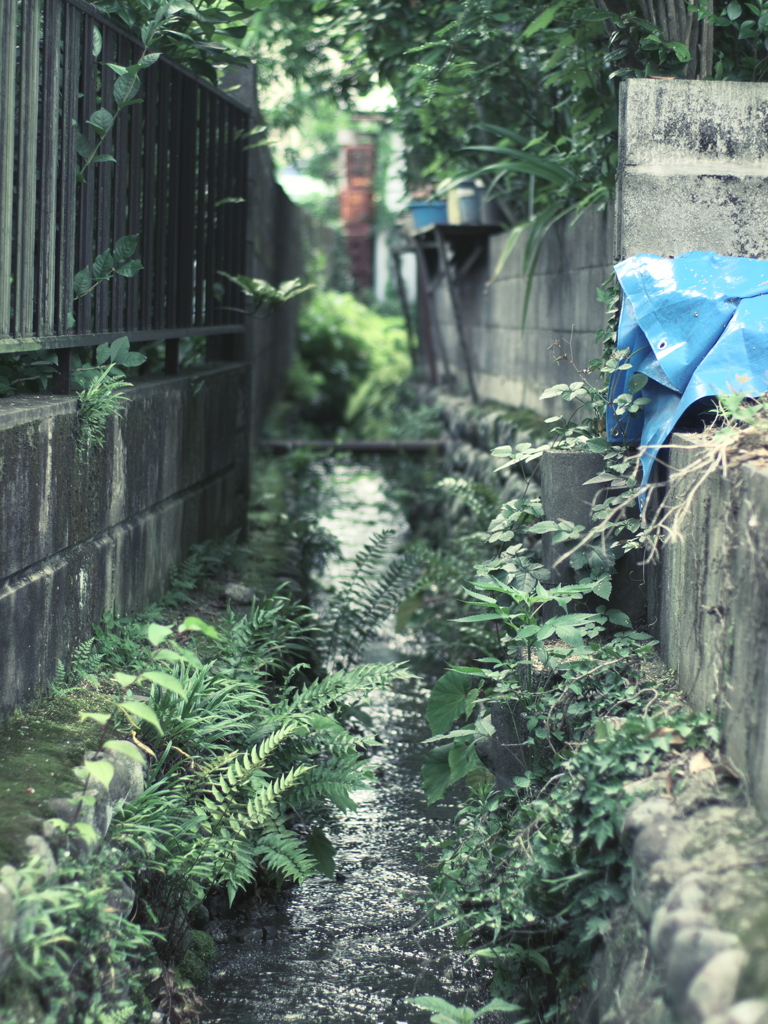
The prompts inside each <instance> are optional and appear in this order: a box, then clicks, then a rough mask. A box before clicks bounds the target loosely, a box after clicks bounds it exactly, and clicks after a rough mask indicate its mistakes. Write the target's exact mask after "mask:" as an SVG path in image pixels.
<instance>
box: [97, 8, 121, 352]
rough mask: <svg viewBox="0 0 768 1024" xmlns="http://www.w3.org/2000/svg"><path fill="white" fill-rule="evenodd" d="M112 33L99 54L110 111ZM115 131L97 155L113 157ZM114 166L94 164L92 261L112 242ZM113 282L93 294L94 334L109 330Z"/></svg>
mask: <svg viewBox="0 0 768 1024" xmlns="http://www.w3.org/2000/svg"><path fill="white" fill-rule="evenodd" d="M116 42H117V40H116V38H115V33H114V32H113V31H112V30H111V29H108V28H106V27H105V28H104V29H103V31H102V50H101V54H100V55H99V60H100V62H101V97H100V99H101V102H100V104H99V106H100V107H102V108H103V109H105V110H109V111H111V112H114V110H115V104H114V101H113V99H112V88H113V86H114V83H115V79H116V78H117V75H116V74H115V72H114V71H113V70H112V69H111V68H110V67H108V66H107V62H108V61H111V62H112V63H117V61H116V60H115V58H116V57H117V46H116ZM117 131H119V128H118V124H115V126H114V127H113V128H112V130H111V131H110V132H108V133H107V135H106V136H105V138H104V141H103V142H102V143H101V146H100V147H99V156H115V133H116V132H117ZM114 179H115V165H114V164H113V163H112V162H111V161H106V162H103V163H99V164H97V167H96V246H95V250H94V253H93V256H94V258H95V257H96V256H98V255H100V254H101V253H103V252H104V250H105V249H111V248H112V245H113V243H114V238H113V234H112V213H113V210H112V195H113V192H114V185H115V181H114ZM112 287H113V282H110V283H107V282H102V283H101V284H98V285H96V288H95V289H94V292H93V329H94V331H96V333H97V334H100V333H101V332H102V331H107V330H109V322H110V317H109V313H110V307H111V299H112V294H111V293H112Z"/></svg>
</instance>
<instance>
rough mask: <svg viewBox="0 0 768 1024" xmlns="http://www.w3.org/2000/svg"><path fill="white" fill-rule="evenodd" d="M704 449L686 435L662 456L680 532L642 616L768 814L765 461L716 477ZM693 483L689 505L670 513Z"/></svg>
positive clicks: (654, 573) (654, 575) (657, 569)
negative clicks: (715, 718)
mask: <svg viewBox="0 0 768 1024" xmlns="http://www.w3.org/2000/svg"><path fill="white" fill-rule="evenodd" d="M704 454H705V453H704V450H703V449H702V448H701V447H700V446H698V445H697V443H696V438H695V437H694V438H691V437H689V436H687V435H684V434H675V435H673V437H672V440H671V446H670V448H669V449H668V450H667V452H666V453H665V456H664V458H665V462H667V463H668V464H669V476H670V482H669V485H668V488H667V493H666V497H665V506H666V508H667V509H668V510H669V512H670V513H671V514H672V515H673V520H672V521H673V522H675V523H676V525H677V527H678V529H679V532H680V539H679V540H677V541H676V542H674V543H667V544H666V545H665V547H664V548H663V549H662V551H661V562H660V564H659V565H657V566H653V567H651V569H650V573H649V575H650V591H651V593H650V594H649V599H650V600H649V603H650V609H649V612H650V616H649V617H650V619H651V628H652V629H653V630H654V631H655V632H656V633H657V635H658V637H659V641H660V652H661V655H662V657H663V658H664V660H665V662H666V663H667V664H668V665H669V667H670V668H671V669H673V670H674V671H675V673H676V676H677V680H678V682H679V684H680V687H681V689H682V690H683V692H684V693H685V695H686V697H687V698H688V699H689V700H690V702H691V703H692V704H693V705H694V707H697V708H699V709H701V710H707V711H713V712H715V713H717V714H718V715H719V717H720V718H721V721H722V723H723V727H724V733H725V750H726V753H727V754H728V756H729V757H730V758H731V760H732V761H733V763H734V765H735V767H736V768H737V769H738V770H739V771H740V772H742V773H743V775H744V777H745V778H746V779H747V780H748V783H749V789H750V792H751V795H752V797H753V799H754V801H755V804H756V806H757V808H758V810H759V811H760V812H761V814H762V815H763V817H768V537H767V535H766V523H768V465H766V460H765V459H764V458H757V459H756V460H755V461H753V462H746V463H744V464H743V465H741V466H737V467H731V469H730V470H729V472H728V475H727V476H723V474H722V471H721V469H720V468H719V467H717V468H715V467H712V469H713V471H712V472H711V473H708V472H707V471H706V469H705V463H706V460H705V459H702V456H703V455H704ZM694 461H695V462H696V466H697V468H696V469H695V471H693V472H691V471H690V469H688V471H687V472H686V468H687V467H690V465H691V463H692V462H694ZM692 487H697V488H698V492H697V494H696V497H695V500H693V501H692V502H691V504H690V510H689V511H687V513H686V514H685V515H684V516H678V515H676V514H675V512H674V510H675V509H679V508H681V507H682V505H683V503H684V501H685V498H686V495H687V494H688V493H689V492H690V490H691V488H692Z"/></svg>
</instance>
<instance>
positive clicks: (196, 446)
mask: <svg viewBox="0 0 768 1024" xmlns="http://www.w3.org/2000/svg"><path fill="white" fill-rule="evenodd" d="M249 388H250V383H249V370H248V367H247V366H244V365H242V364H228V365H226V366H223V367H219V368H215V367H214V368H209V369H205V370H203V371H195V372H194V374H182V375H181V376H179V377H174V378H167V377H165V378H156V379H151V380H147V381H142V382H139V383H137V384H136V385H135V386H134V387H132V388H130V389H126V397H127V398H128V402H127V403H126V407H125V413H124V415H122V416H119V417H118V416H115V417H113V418H112V419H111V421H110V422H109V424H108V431H107V438H106V443H105V445H104V446H103V448H102V449H101V450H95V449H94V448H93V447H91V448H90V449H88V450H86V452H85V454H82V455H81V454H80V453H79V452H78V448H77V438H78V425H77V414H76V399H75V398H55V397H48V396H42V397H41V396H35V397H25V398H22V397H17V398H12V399H7V400H4V401H3V402H2V403H0V713H7V712H9V711H10V710H11V709H12V708H14V707H15V706H17V705H18V704H21V703H23V702H25V701H27V700H29V699H30V698H31V697H33V696H34V695H35V694H37V693H39V692H40V691H41V690H42V689H43V688H44V687H45V686H46V684H47V683H48V682H50V680H51V679H52V678H53V676H54V673H55V671H56V664H57V660H58V659H61V660H66V658H67V657H68V655H69V652H70V651H71V648H72V646H73V644H75V643H77V642H78V641H81V640H83V639H85V638H86V637H87V636H89V635H90V634H91V631H92V626H93V623H95V622H98V621H99V619H100V618H101V617H102V615H103V614H104V612H105V611H111V610H114V611H116V612H118V613H119V614H128V613H131V612H135V611H137V610H138V609H140V608H141V607H142V606H144V605H146V604H147V603H149V602H151V601H152V600H154V599H156V598H158V597H159V596H160V595H161V594H162V592H163V590H164V589H165V588H166V586H167V583H168V578H169V572H170V569H171V567H172V566H173V565H175V564H177V563H178V562H180V561H181V560H182V559H183V558H184V557H185V555H186V554H187V552H188V550H189V548H190V546H191V545H192V544H194V543H196V542H198V541H201V540H203V539H205V538H209V537H221V536H225V535H227V534H229V533H231V532H233V531H235V530H241V529H243V528H244V526H245V522H246V507H247V485H248V434H249Z"/></svg>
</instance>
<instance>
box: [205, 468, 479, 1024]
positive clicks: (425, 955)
mask: <svg viewBox="0 0 768 1024" xmlns="http://www.w3.org/2000/svg"><path fill="white" fill-rule="evenodd" d="M320 511H321V515H322V525H323V526H324V527H325V528H326V529H327V530H329V531H330V532H331V533H333V534H334V536H335V537H336V538H337V539H338V541H339V545H340V555H339V556H338V557H334V558H332V559H331V560H330V561H329V563H328V565H327V566H326V569H325V572H324V577H323V581H322V582H323V584H324V585H325V586H329V585H330V586H332V585H333V583H334V581H338V580H340V579H343V577H344V574H345V572H346V571H347V569H348V566H349V563H350V561H351V560H352V559H354V556H355V554H356V553H357V552H358V551H359V550H360V549H361V547H362V546H363V545H364V544H365V543H366V542H367V541H368V540H369V539H370V536H371V534H372V533H374V532H376V531H380V530H382V529H392V530H395V531H396V532H397V533H399V534H403V533H404V532H405V530H406V528H407V527H406V523H405V520H404V518H403V516H402V513H401V512H400V510H399V509H398V508H397V506H396V505H394V504H393V503H392V502H391V501H390V500H389V499H388V498H387V496H386V493H385V489H384V481H383V478H382V477H381V476H380V474H378V473H377V472H376V471H374V470H372V469H368V468H365V467H360V466H355V465H349V464H337V465H334V466H333V468H332V469H331V470H330V471H329V474H328V477H327V480H326V483H325V486H324V491H323V494H322V498H321V508H320ZM408 653H409V652H408V649H407V645H404V641H403V638H399V637H397V636H396V635H395V634H394V632H390V635H389V636H388V638H386V639H385V640H382V641H381V642H379V643H376V644H372V645H371V646H370V647H369V649H368V650H367V652H366V660H368V661H374V660H375V661H383V660H397V661H402V660H406V659H407V658H408ZM435 670H436V671H439V670H440V667H439V666H435ZM427 692H428V686H427V684H426V683H425V682H424V680H423V678H419V677H416V676H414V678H413V679H411V680H409V681H407V682H401V683H399V684H397V686H396V688H395V689H394V690H392V691H388V692H383V691H377V692H375V693H374V694H373V697H372V701H371V714H372V718H373V721H374V730H375V732H376V733H377V734H378V736H379V737H380V739H381V740H382V745H381V746H380V747H378V748H376V750H375V752H374V754H373V757H372V759H371V765H372V767H373V769H374V772H375V777H376V782H375V784H374V785H373V786H372V787H371V788H370V789H366V790H362V791H360V792H357V793H356V794H354V799H355V800H356V802H357V805H358V810H357V811H356V812H348V813H346V814H342V813H341V812H339V813H337V814H335V815H333V816H332V819H333V820H332V824H331V827H330V830H329V831H331V832H332V841H333V843H334V845H335V847H336V868H337V874H336V877H335V879H333V880H331V879H328V878H325V877H314V878H311V879H309V880H308V881H307V882H305V883H304V884H303V885H302V886H300V887H298V888H295V889H293V890H291V891H289V892H288V893H286V894H285V895H284V896H283V897H282V900H281V902H280V903H279V905H278V906H277V907H274V908H263V909H260V910H259V914H258V923H259V927H257V928H251V929H249V930H248V932H247V933H246V935H245V936H244V939H245V941H243V942H242V943H234V944H227V945H224V946H221V947H220V948H219V958H218V961H217V965H216V967H215V969H214V972H213V975H212V977H211V979H210V981H209V983H208V985H207V987H206V989H205V990H204V992H203V996H204V998H205V1002H206V1004H207V1006H208V1010H209V1012H208V1015H207V1016H206V1017H205V1020H206V1022H207V1024H282V1022H288V1021H292V1022H296V1024H330V1022H332V1021H333V1022H335V1024H422V1022H426V1021H428V1020H429V1014H428V1013H425V1012H423V1011H420V1010H418V1009H416V1008H415V1007H413V1006H411V1005H409V1004H407V1003H406V1001H405V1000H406V999H407V998H408V997H409V996H420V995H439V996H442V997H443V998H445V999H448V1000H450V1001H451V1002H454V1003H457V1004H462V1003H464V1002H474V1000H473V999H472V998H471V994H470V993H471V991H472V989H474V988H475V986H476V985H477V983H478V978H477V976H476V975H475V974H473V972H472V970H471V969H470V968H469V967H467V965H466V964H465V961H464V957H463V956H461V955H459V954H458V953H456V952H455V951H454V948H453V942H452V937H451V935H450V934H448V933H447V932H446V931H440V932H435V931H431V930H430V929H429V926H428V924H427V922H426V920H425V918H424V914H423V911H422V910H421V908H420V906H419V899H420V897H422V896H423V895H424V894H425V892H426V889H427V885H428V868H427V867H426V866H424V864H422V862H421V861H420V859H419V852H420V843H421V841H422V840H423V839H424V838H425V837H426V836H428V835H434V834H435V832H436V830H438V829H440V828H443V827H445V825H446V822H447V821H448V820H451V819H452V817H453V809H452V808H451V807H450V806H449V805H447V804H443V805H435V806H433V807H427V805H426V802H425V800H424V796H423V792H422V787H421V776H420V768H421V761H422V757H423V750H424V748H423V747H422V746H421V741H422V740H424V739H425V738H426V736H427V735H428V734H429V730H428V727H427V726H426V723H425V719H424V709H425V705H426V698H427Z"/></svg>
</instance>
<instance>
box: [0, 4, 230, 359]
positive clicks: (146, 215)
mask: <svg viewBox="0 0 768 1024" xmlns="http://www.w3.org/2000/svg"><path fill="white" fill-rule="evenodd" d="M141 52H142V45H141V43H139V42H138V41H137V40H135V39H133V38H131V37H130V36H129V35H127V34H126V33H124V32H122V31H121V30H120V29H118V28H115V27H114V26H113V25H111V24H110V23H109V22H108V20H106V19H105V18H104V17H103V16H101V15H100V14H98V13H97V12H96V11H95V9H94V8H93V7H91V5H90V4H88V3H85V2H83V0H0V352H9V351H10V352H18V351H23V350H25V349H36V348H49V349H59V350H62V351H61V352H60V364H63V366H64V368H66V365H67V364H68V358H67V356H68V353H69V351H70V350H71V349H72V348H74V347H77V346H82V345H92V344H98V343H100V342H102V341H107V340H112V339H114V338H116V337H119V336H120V335H124V334H127V335H128V336H129V337H130V338H131V340H132V341H154V340H163V339H169V340H172V339H178V338H180V337H185V336H188V335H226V334H235V333H240V332H242V331H243V324H242V320H243V318H242V314H240V313H238V312H237V311H236V310H237V307H239V306H241V305H242V297H241V296H240V294H239V292H237V291H236V289H235V287H234V286H233V285H232V284H231V283H230V282H228V281H227V280H226V279H225V278H224V277H222V276H220V275H219V273H218V272H219V271H222V270H223V271H228V272H229V273H232V274H238V273H243V271H244V269H245V266H246V263H245V259H246V253H245V239H246V216H245V210H246V207H245V205H240V204H241V202H242V203H244V201H245V199H246V198H247V197H246V187H247V163H246V160H247V154H246V152H245V149H244V141H243V136H244V134H245V133H246V132H247V131H248V128H249V124H250V112H249V110H248V108H246V107H245V106H243V105H242V104H240V103H239V102H237V101H236V100H234V99H232V98H229V97H227V96H225V95H223V94H222V93H220V92H219V91H218V90H217V89H215V88H214V87H213V86H211V85H209V84H207V83H206V82H203V81H201V80H199V79H197V78H196V77H195V76H193V75H192V74H190V73H189V72H187V71H185V70H184V69H183V68H180V67H178V66H176V65H174V64H173V63H171V62H170V61H168V60H166V59H165V58H161V59H160V60H159V61H157V63H155V64H154V65H152V66H151V67H148V68H147V69H145V70H143V71H142V72H141V74H140V83H141V85H140V90H139V92H138V94H137V98H138V99H140V100H141V101H142V102H140V103H136V104H133V105H130V106H127V107H125V108H123V109H122V110H121V112H120V113H119V115H118V116H117V117H116V118H115V121H114V125H113V127H112V128H111V130H110V131H109V132H108V134H107V135H106V137H105V139H104V141H103V143H102V146H101V148H100V150H99V154H100V155H102V156H105V157H108V158H109V157H111V158H114V162H113V160H110V159H107V160H102V161H99V162H93V163H91V164H90V165H89V166H88V168H87V169H86V171H85V173H84V180H83V181H78V180H77V179H78V154H77V144H78V133H79V132H82V133H84V134H85V135H86V137H87V138H90V139H91V140H93V141H95V140H96V135H95V134H94V132H93V130H92V129H90V128H88V126H87V124H86V122H87V120H88V119H89V118H90V117H91V115H92V114H93V113H94V111H96V110H98V109H99V108H105V109H106V110H108V111H110V112H112V113H114V112H115V109H116V107H115V103H114V99H113V85H114V82H115V79H116V73H115V71H113V70H112V69H111V68H110V67H109V64H117V65H122V66H127V65H131V64H134V63H136V62H137V61H138V59H139V57H140V55H141ZM128 235H138V236H139V238H138V247H137V251H136V256H137V257H138V258H139V259H140V260H141V262H142V263H143V265H144V269H143V270H141V271H139V272H138V274H137V275H136V276H134V277H123V276H120V275H119V274H115V275H114V276H113V277H112V278H111V279H110V280H108V281H104V282H102V283H100V284H99V285H98V286H97V287H96V288H95V289H94V290H93V291H92V292H90V293H89V294H87V295H84V296H83V297H81V298H79V299H75V298H74V294H75V284H74V280H75V275H76V274H77V273H78V271H81V270H83V269H84V268H85V267H87V266H89V265H91V264H92V263H93V261H94V259H95V258H96V257H97V256H98V255H99V254H100V253H102V252H103V251H104V250H106V249H108V248H111V247H113V246H114V243H115V242H116V241H117V240H118V239H119V238H122V237H124V236H128ZM233 307H234V308H233ZM174 350H177V346H176V347H174V346H173V344H171V345H168V346H167V351H168V353H169V356H168V358H169V369H173V359H174ZM65 376H66V374H65Z"/></svg>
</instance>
